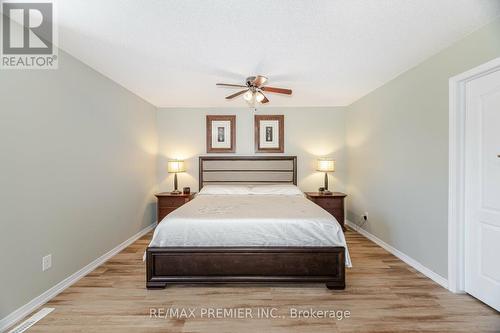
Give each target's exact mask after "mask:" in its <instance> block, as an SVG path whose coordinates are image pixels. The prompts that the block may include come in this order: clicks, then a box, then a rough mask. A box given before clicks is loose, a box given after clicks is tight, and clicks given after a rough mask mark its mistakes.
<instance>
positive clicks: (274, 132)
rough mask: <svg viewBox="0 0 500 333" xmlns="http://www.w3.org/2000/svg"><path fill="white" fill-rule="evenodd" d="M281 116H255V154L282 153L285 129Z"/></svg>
mask: <svg viewBox="0 0 500 333" xmlns="http://www.w3.org/2000/svg"><path fill="white" fill-rule="evenodd" d="M284 119H285V117H284V116H283V115H255V120H254V122H255V152H256V153H283V152H284V151H285V142H284V141H285V127H284V123H285V121H284Z"/></svg>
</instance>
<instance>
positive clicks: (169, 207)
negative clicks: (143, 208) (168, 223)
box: [155, 192, 196, 222]
mask: <svg viewBox="0 0 500 333" xmlns="http://www.w3.org/2000/svg"><path fill="white" fill-rule="evenodd" d="M195 194H196V192H195V193H190V194H182V193H181V194H172V193H170V192H162V193H157V194H155V196H156V197H157V198H158V206H157V207H158V208H157V209H158V210H157V212H158V215H157V216H158V222H160V221H161V220H163V218H164V217H165V216H167V215H168V214H170V213H171V212H173V211H174V210H176V209H177V208H179V207H180V206H182V205H184V204H185V203H186V202H189V201H190V200H192V199H193V198H194V195H195Z"/></svg>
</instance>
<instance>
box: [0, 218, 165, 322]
mask: <svg viewBox="0 0 500 333" xmlns="http://www.w3.org/2000/svg"><path fill="white" fill-rule="evenodd" d="M155 227H156V223H154V224H151V225H150V226H147V227H146V228H144V229H142V230H141V231H139V232H138V233H136V234H135V235H133V236H132V237H130V238H129V239H127V240H126V241H124V242H123V243H121V244H119V245H118V246H116V247H115V248H113V249H111V250H110V251H108V252H107V253H105V254H103V255H102V256H100V257H99V258H97V259H95V260H94V261H92V262H91V263H90V264H88V265H87V266H85V267H83V268H82V269H80V270H79V271H77V272H75V273H73V274H72V275H70V276H68V277H67V278H65V279H64V280H62V281H61V282H59V283H58V284H56V285H55V286H53V287H52V288H50V289H49V290H47V291H45V292H44V293H43V294H41V295H39V296H37V297H35V298H34V299H32V300H31V301H29V302H28V303H26V304H24V305H23V306H21V307H20V308H18V309H17V310H15V311H13V312H12V313H10V314H8V315H7V316H6V317H5V318H2V319H1V320H0V332H3V331H4V330H7V328H9V327H11V326H12V325H14V324H15V323H17V322H18V321H19V320H21V319H23V318H24V317H26V316H27V315H29V314H30V313H31V312H33V311H34V310H36V309H37V308H38V307H40V306H42V305H43V304H45V303H47V302H48V301H49V300H51V299H52V298H54V297H55V296H57V295H58V294H59V293H61V292H62V291H63V290H64V289H66V288H68V287H69V286H71V285H72V284H74V283H75V282H77V281H78V280H80V279H81V278H82V277H84V276H85V275H87V274H88V273H90V272H92V271H93V270H94V269H96V268H97V267H99V266H100V265H102V264H103V263H104V262H106V261H108V260H109V259H111V258H112V257H113V256H115V255H116V254H117V253H119V252H120V251H122V250H123V249H125V248H126V247H127V246H129V245H130V244H132V243H133V242H135V241H136V240H137V239H139V238H141V237H142V236H144V235H145V234H147V233H148V232H150V231H151V230H153V229H154V228H155Z"/></svg>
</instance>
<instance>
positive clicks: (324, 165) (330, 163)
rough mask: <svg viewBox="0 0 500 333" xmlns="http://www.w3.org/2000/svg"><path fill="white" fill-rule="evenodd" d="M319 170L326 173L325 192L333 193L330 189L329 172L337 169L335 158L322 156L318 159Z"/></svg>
mask: <svg viewBox="0 0 500 333" xmlns="http://www.w3.org/2000/svg"><path fill="white" fill-rule="evenodd" d="M316 170H317V171H321V172H324V173H325V192H324V193H325V194H331V193H332V192H330V191H329V190H328V172H334V171H335V160H334V159H331V158H320V159H318V167H317V168H316Z"/></svg>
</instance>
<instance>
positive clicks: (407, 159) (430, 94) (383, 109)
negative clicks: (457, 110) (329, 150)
mask: <svg viewBox="0 0 500 333" xmlns="http://www.w3.org/2000/svg"><path fill="white" fill-rule="evenodd" d="M499 56H500V19H497V20H496V21H494V22H493V23H491V24H489V25H488V26H485V27H483V28H482V29H480V30H478V31H476V32H474V33H472V34H471V35H469V36H467V37H466V38H464V39H463V40H461V41H459V42H458V43H456V44H454V45H452V46H450V47H449V48H447V49H445V50H444V51H442V52H441V53H439V54H437V55H435V56H433V57H431V58H429V59H428V60H426V61H424V62H423V63H421V64H419V65H418V66H416V67H414V68H412V69H411V70H409V71H407V72H405V73H403V74H401V75H400V76H398V77H397V78H395V79H394V80H392V81H390V82H389V83H387V84H385V85H384V86H382V87H380V88H378V89H376V90H375V91H373V92H372V93H370V94H368V95H367V96H365V97H363V98H361V99H360V100H358V101H357V102H355V103H353V104H352V105H351V106H350V107H349V111H348V112H347V115H348V116H347V146H348V149H347V150H348V170H349V186H348V193H349V198H348V204H349V205H348V206H349V213H348V218H349V219H350V220H351V221H359V219H360V216H361V214H362V213H363V212H365V211H368V213H369V222H368V223H367V224H366V226H365V228H366V229H367V230H368V231H369V232H370V233H372V234H374V235H375V236H377V237H378V238H380V239H382V240H383V241H385V242H386V243H388V244H390V245H392V246H393V247H395V248H397V249H398V250H400V251H402V252H403V253H405V254H407V255H409V256H410V257H412V258H413V259H415V260H417V261H419V262H420V263H421V264H423V265H424V266H426V267H428V268H430V269H431V270H433V271H434V272H436V273H438V274H440V275H441V276H443V277H446V276H447V260H448V259H447V258H448V257H447V256H448V253H447V232H448V229H447V227H448V226H447V223H448V215H447V214H448V79H449V78H450V77H452V76H454V75H456V74H459V73H461V72H464V71H466V70H468V69H470V68H473V67H475V66H477V65H479V64H482V63H484V62H486V61H489V60H491V59H493V58H496V57H499Z"/></svg>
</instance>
